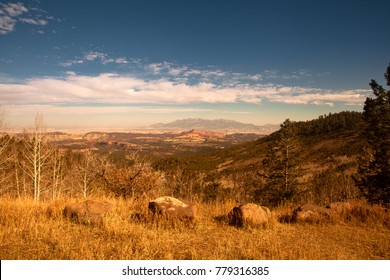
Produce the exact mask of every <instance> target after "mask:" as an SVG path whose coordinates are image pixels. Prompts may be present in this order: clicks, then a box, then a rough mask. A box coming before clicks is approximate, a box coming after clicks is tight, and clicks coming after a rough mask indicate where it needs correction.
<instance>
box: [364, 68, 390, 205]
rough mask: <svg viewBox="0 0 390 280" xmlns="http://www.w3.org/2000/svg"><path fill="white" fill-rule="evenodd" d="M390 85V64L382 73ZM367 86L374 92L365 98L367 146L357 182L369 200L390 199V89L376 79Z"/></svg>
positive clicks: (385, 200) (365, 135) (384, 200)
mask: <svg viewBox="0 0 390 280" xmlns="http://www.w3.org/2000/svg"><path fill="white" fill-rule="evenodd" d="M385 78H386V81H387V85H388V86H390V64H389V67H388V68H387V71H386V73H385ZM370 86H371V88H372V91H373V93H374V95H375V97H374V98H372V97H368V98H367V99H366V101H365V105H364V112H363V118H364V121H365V123H366V127H365V130H364V135H363V136H364V138H365V140H366V141H367V144H368V145H367V146H368V147H367V149H366V152H365V155H364V157H363V158H362V159H361V162H360V165H359V171H358V173H359V177H358V178H357V182H358V186H359V188H360V190H361V191H362V193H363V195H364V196H365V197H366V198H367V199H368V200H369V201H370V202H371V203H389V202H390V90H385V89H384V88H383V87H382V86H380V85H378V83H377V82H376V81H375V80H371V83H370Z"/></svg>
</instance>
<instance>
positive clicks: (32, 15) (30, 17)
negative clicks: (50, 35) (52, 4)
mask: <svg viewBox="0 0 390 280" xmlns="http://www.w3.org/2000/svg"><path fill="white" fill-rule="evenodd" d="M39 13H45V11H43V10H41V9H38V8H31V9H30V10H29V9H27V8H26V7H25V6H24V5H23V4H22V3H19V2H18V3H7V4H3V3H0V35H6V34H8V33H10V32H13V31H14V30H15V25H16V23H17V22H21V23H27V24H32V25H38V26H44V25H47V24H48V20H52V19H54V18H53V17H50V16H46V17H45V18H46V19H42V16H41V15H40V14H39ZM21 15H26V16H24V17H20V16H21ZM38 33H42V32H39V31H38Z"/></svg>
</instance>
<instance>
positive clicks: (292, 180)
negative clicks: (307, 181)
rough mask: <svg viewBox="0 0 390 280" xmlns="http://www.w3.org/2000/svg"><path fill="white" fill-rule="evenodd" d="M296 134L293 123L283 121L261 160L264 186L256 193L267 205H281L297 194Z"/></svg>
mask: <svg viewBox="0 0 390 280" xmlns="http://www.w3.org/2000/svg"><path fill="white" fill-rule="evenodd" d="M296 134H297V131H296V126H295V125H294V123H293V122H291V121H290V120H289V119H287V120H285V121H284V122H283V124H281V129H280V130H279V132H278V133H277V134H276V139H275V141H273V142H272V143H271V144H270V146H269V148H268V152H267V155H266V158H265V159H264V160H263V166H264V169H265V174H263V177H265V178H266V184H265V186H264V187H262V188H260V189H259V190H258V191H257V192H256V193H257V196H258V197H259V198H260V200H262V201H263V202H265V203H266V204H268V205H272V206H277V205H279V204H282V203H284V202H286V201H288V200H290V199H292V198H293V196H294V195H295V194H296V193H297V181H296V179H297V177H298V176H299V168H298V167H299V166H298V162H297V153H298V150H299V141H298V138H297V136H296ZM264 200H266V201H264Z"/></svg>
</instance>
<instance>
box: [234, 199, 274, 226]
mask: <svg viewBox="0 0 390 280" xmlns="http://www.w3.org/2000/svg"><path fill="white" fill-rule="evenodd" d="M228 217H229V224H230V225H232V226H236V227H246V226H262V225H266V224H268V222H269V221H270V219H271V211H270V210H269V209H268V208H267V207H265V206H260V205H257V204H254V203H247V204H242V205H240V206H236V207H234V208H233V209H232V211H231V212H230V213H229V215H228Z"/></svg>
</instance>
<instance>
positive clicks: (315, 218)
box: [292, 203, 331, 222]
mask: <svg viewBox="0 0 390 280" xmlns="http://www.w3.org/2000/svg"><path fill="white" fill-rule="evenodd" d="M330 216H331V210H330V209H329V208H326V207H322V206H318V205H314V204H310V203H307V204H303V205H301V206H300V207H298V208H297V209H295V210H294V213H293V218H292V220H293V221H296V222H320V221H325V220H329V219H330Z"/></svg>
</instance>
